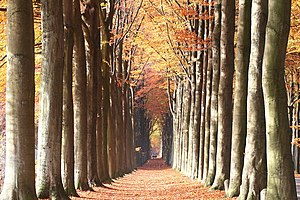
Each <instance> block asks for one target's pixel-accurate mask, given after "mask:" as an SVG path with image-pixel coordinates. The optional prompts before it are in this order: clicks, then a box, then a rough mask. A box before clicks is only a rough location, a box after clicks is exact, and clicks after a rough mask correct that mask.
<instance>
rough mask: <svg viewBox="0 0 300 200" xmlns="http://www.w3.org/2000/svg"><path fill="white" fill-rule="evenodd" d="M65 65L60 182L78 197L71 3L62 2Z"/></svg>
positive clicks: (66, 189)
mask: <svg viewBox="0 0 300 200" xmlns="http://www.w3.org/2000/svg"><path fill="white" fill-rule="evenodd" d="M63 3H64V5H63V6H64V23H65V64H64V74H63V128H62V130H63V132H62V181H63V186H64V189H65V191H66V193H67V194H68V195H72V196H78V194H77V192H76V190H75V185H74V108H73V93H72V83H73V80H72V78H73V72H72V71H73V70H72V67H73V65H72V59H73V46H74V30H73V29H74V27H73V2H72V1H69V0H64V2H63Z"/></svg>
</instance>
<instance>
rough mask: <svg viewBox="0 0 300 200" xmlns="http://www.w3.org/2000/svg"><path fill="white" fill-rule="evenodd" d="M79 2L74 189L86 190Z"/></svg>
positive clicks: (83, 65) (76, 6) (77, 4)
mask: <svg viewBox="0 0 300 200" xmlns="http://www.w3.org/2000/svg"><path fill="white" fill-rule="evenodd" d="M81 23H82V22H81V14H80V2H79V0H75V1H74V36H75V37H74V38H75V40H74V41H75V42H74V51H75V54H74V65H75V72H74V77H75V78H74V79H75V80H74V82H75V85H74V95H75V98H74V122H75V129H74V130H75V188H76V189H80V190H88V189H89V186H88V180H87V95H86V92H87V89H86V84H87V76H86V56H85V47H84V38H83V32H82V28H81V25H82V24H81Z"/></svg>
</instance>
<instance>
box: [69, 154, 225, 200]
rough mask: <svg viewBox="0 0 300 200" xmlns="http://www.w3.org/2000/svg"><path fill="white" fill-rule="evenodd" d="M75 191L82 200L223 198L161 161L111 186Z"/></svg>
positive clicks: (155, 161)
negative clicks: (92, 190) (87, 190)
mask: <svg viewBox="0 0 300 200" xmlns="http://www.w3.org/2000/svg"><path fill="white" fill-rule="evenodd" d="M94 190H95V192H79V195H80V196H81V198H75V197H74V198H72V199H74V200H82V199H118V200H119V199H128V200H129V199H130V200H133V199H134V200H136V199H168V200H169V199H180V200H181V199H203V200H204V199H223V197H224V192H223V191H209V190H208V189H207V188H203V187H202V186H201V185H200V184H199V183H198V182H197V181H191V180H190V179H189V178H188V177H185V176H183V175H181V174H180V173H179V172H177V171H174V170H173V169H171V168H170V167H168V166H167V165H166V164H165V163H164V162H163V160H162V159H155V160H149V161H148V162H147V163H146V164H145V165H144V166H143V167H141V168H139V169H138V170H137V171H135V172H133V173H131V174H129V175H126V176H124V177H122V178H119V179H117V180H114V182H113V183H112V184H104V187H99V188H94Z"/></svg>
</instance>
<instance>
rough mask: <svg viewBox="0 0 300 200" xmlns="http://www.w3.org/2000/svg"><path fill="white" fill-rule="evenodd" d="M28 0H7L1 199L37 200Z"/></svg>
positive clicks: (31, 40) (31, 48) (30, 4)
mask: <svg viewBox="0 0 300 200" xmlns="http://www.w3.org/2000/svg"><path fill="white" fill-rule="evenodd" d="M33 46H34V33H33V11H32V1H31V0H27V1H23V0H8V1H7V52H8V55H7V84H6V167H5V180H4V186H3V189H2V193H1V196H0V199H1V200H14V199H20V200H27V199H37V197H36V193H35V185H34V177H35V173H34V168H35V162H34V143H35V142H34V141H35V139H34V138H35V134H34V48H33Z"/></svg>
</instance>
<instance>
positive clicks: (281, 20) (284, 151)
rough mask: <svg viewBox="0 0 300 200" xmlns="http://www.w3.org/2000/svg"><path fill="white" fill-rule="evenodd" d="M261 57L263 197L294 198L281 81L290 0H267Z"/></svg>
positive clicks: (287, 129)
mask: <svg viewBox="0 0 300 200" xmlns="http://www.w3.org/2000/svg"><path fill="white" fill-rule="evenodd" d="M268 11H269V12H268V13H269V16H268V22H267V29H266V46H265V52H264V59H263V92H264V101H265V108H266V110H265V112H266V131H267V168H268V182H267V185H268V188H267V199H268V200H273V199H290V200H293V199H297V194H296V186H295V179H294V173H293V166H292V156H291V135H290V128H289V122H288V113H287V96H286V88H285V83H284V62H285V53H286V46H287V39H288V34H289V28H290V14H291V1H290V0H277V1H270V2H269V10H268Z"/></svg>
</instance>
